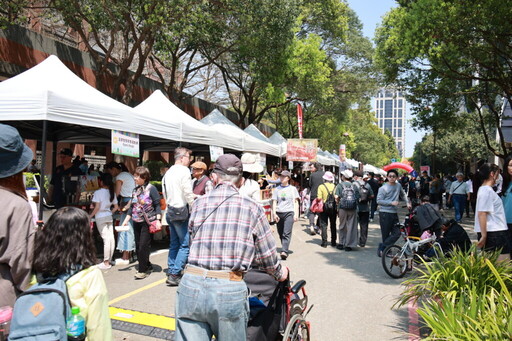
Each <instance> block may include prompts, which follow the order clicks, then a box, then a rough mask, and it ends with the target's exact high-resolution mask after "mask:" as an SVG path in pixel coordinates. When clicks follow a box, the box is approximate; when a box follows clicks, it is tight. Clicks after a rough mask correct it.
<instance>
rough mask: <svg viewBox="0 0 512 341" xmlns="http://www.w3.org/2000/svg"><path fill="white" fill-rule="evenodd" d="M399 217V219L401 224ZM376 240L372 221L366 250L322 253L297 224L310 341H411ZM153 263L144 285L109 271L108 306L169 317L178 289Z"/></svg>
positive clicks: (295, 266) (294, 270) (126, 273)
mask: <svg viewBox="0 0 512 341" xmlns="http://www.w3.org/2000/svg"><path fill="white" fill-rule="evenodd" d="M445 214H446V213H445ZM447 215H451V214H450V213H448V214H447ZM377 217H378V216H376V218H377ZM402 217H403V214H402V215H401V220H402ZM466 220H467V221H468V222H470V220H469V219H466ZM379 240H380V230H379V227H378V223H377V221H376V222H374V223H371V224H370V230H369V241H368V244H367V247H365V248H358V249H357V250H355V251H351V252H347V251H339V250H337V249H336V248H333V247H331V246H328V248H326V249H325V248H321V247H320V237H319V236H314V237H313V236H310V235H309V234H308V233H307V230H306V220H302V219H301V220H299V221H298V222H297V223H296V224H295V226H294V231H293V237H292V243H291V250H292V251H293V253H291V254H290V256H289V257H288V260H287V261H286V262H285V263H286V265H287V266H288V267H289V268H290V271H291V279H292V280H294V281H297V280H299V279H305V280H306V282H307V285H306V290H307V293H308V296H309V302H310V304H314V308H313V310H312V311H311V313H310V314H309V316H308V320H309V321H310V322H311V338H312V340H354V341H356V340H365V341H368V340H379V341H380V340H407V339H409V335H408V332H409V314H408V309H407V307H403V308H401V309H394V310H392V309H391V307H392V305H393V304H394V302H395V301H396V298H397V297H398V296H399V295H400V291H401V288H400V280H396V279H392V278H390V277H388V276H387V275H386V273H385V272H384V270H383V269H382V266H381V263H380V258H378V257H377V256H376V245H378V242H379ZM278 244H279V243H278ZM162 247H165V245H162ZM151 262H152V263H153V264H155V272H153V273H152V274H151V275H150V276H149V277H148V278H146V279H144V280H139V281H136V280H134V279H133V274H134V273H135V271H136V270H135V264H133V265H131V266H116V267H112V269H111V270H108V271H106V272H105V279H106V281H107V286H108V290H109V296H110V298H111V302H112V303H111V306H113V307H117V308H123V309H131V310H137V311H143V312H148V313H153V314H160V315H166V316H172V315H173V313H174V302H175V295H176V288H173V287H167V286H166V285H165V283H164V279H165V275H164V274H165V268H166V263H167V252H166V250H161V251H159V252H156V253H155V254H153V255H152V256H151ZM148 286H150V288H147V287H148ZM137 290H138V292H137ZM114 336H115V339H116V340H155V339H154V338H149V337H143V336H141V335H135V334H131V333H127V332H122V331H117V330H116V331H115V332H114Z"/></svg>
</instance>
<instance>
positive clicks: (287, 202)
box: [272, 170, 299, 260]
mask: <svg viewBox="0 0 512 341" xmlns="http://www.w3.org/2000/svg"><path fill="white" fill-rule="evenodd" d="M279 178H280V180H281V184H280V185H279V186H277V188H276V189H275V190H274V192H273V193H272V213H273V216H274V221H275V222H276V223H277V232H278V233H279V238H280V239H281V245H282V250H281V259H282V260H286V259H287V258H288V252H289V247H290V242H291V240H292V229H293V223H294V222H296V221H297V220H298V217H299V192H298V191H297V188H296V187H295V186H292V185H290V180H291V173H290V172H289V171H287V170H285V171H282V172H281V174H280V175H279Z"/></svg>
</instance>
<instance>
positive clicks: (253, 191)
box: [238, 179, 261, 202]
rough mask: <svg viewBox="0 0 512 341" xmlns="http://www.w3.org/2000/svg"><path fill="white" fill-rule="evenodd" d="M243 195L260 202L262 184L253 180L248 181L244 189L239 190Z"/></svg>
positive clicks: (243, 186)
mask: <svg viewBox="0 0 512 341" xmlns="http://www.w3.org/2000/svg"><path fill="white" fill-rule="evenodd" d="M238 192H239V193H240V194H241V195H245V196H246V197H249V198H252V199H254V200H256V201H257V202H259V201H260V198H261V196H260V184H258V182H257V181H255V180H253V179H246V180H245V182H244V184H243V185H242V187H240V189H239V190H238Z"/></svg>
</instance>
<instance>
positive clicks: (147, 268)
mask: <svg viewBox="0 0 512 341" xmlns="http://www.w3.org/2000/svg"><path fill="white" fill-rule="evenodd" d="M133 178H134V179H135V185H136V187H135V189H134V190H133V195H132V204H131V206H130V208H129V210H128V213H127V216H126V218H125V220H124V222H123V225H128V222H129V221H130V219H132V221H133V230H134V233H135V247H136V250H137V259H138V261H139V270H138V271H137V273H136V274H135V279H144V278H146V277H148V275H149V273H150V272H151V270H152V269H153V267H152V265H151V263H150V262H149V252H150V249H151V235H150V232H149V223H151V222H152V221H154V220H157V223H156V224H157V227H159V228H160V229H161V228H162V224H161V222H160V219H161V218H162V211H161V208H160V194H159V193H158V190H157V189H156V187H155V186H153V185H151V184H150V183H149V179H150V174H149V169H147V168H146V167H137V168H136V169H135V173H134V175H133Z"/></svg>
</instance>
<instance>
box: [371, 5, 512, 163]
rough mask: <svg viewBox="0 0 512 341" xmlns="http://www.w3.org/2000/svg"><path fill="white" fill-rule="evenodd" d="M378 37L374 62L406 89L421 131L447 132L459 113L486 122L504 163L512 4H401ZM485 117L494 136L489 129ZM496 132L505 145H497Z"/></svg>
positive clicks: (488, 141) (511, 85) (511, 84)
mask: <svg viewBox="0 0 512 341" xmlns="http://www.w3.org/2000/svg"><path fill="white" fill-rule="evenodd" d="M399 4H400V5H399V7H396V8H394V9H392V10H391V11H390V12H389V13H388V14H387V15H386V17H385V18H384V21H383V23H382V25H381V27H380V28H379V29H378V32H377V38H376V42H377V51H376V60H377V62H378V64H379V66H380V67H381V68H382V70H383V71H384V75H385V76H386V80H387V81H388V82H392V83H396V84H398V85H399V86H402V87H403V88H404V89H406V90H407V92H408V94H409V96H408V100H409V101H410V102H412V103H413V105H414V106H413V110H414V112H415V114H416V122H415V123H416V125H418V126H424V127H425V126H426V127H429V128H432V127H433V126H432V123H433V122H434V123H437V127H436V129H441V130H442V129H449V128H451V124H452V123H455V124H457V122H458V120H457V118H458V114H459V112H460V110H459V109H460V108H461V107H465V108H466V110H468V111H470V112H471V113H472V114H473V119H475V120H477V121H479V122H480V127H481V133H482V134H483V136H484V141H485V145H486V146H487V148H488V149H489V150H490V151H491V152H492V153H493V154H494V155H497V156H500V157H504V156H505V154H506V152H507V148H506V145H505V139H504V136H503V133H502V132H501V127H500V120H501V118H502V112H501V108H502V104H503V100H506V101H509V102H510V101H511V99H512V96H511V95H512V77H511V72H512V71H511V68H510V66H511V65H512V49H510V31H511V28H512V24H511V23H512V10H511V9H510V8H511V7H510V6H509V5H510V4H509V3H503V1H498V0H488V1H470V2H468V1H463V0H454V1H444V0H416V1H407V0H403V1H399ZM485 111H488V112H489V113H490V114H491V115H492V119H493V122H494V124H493V128H494V129H493V130H492V131H491V132H489V131H488V130H485V129H483V128H484V127H485V116H486V113H485ZM493 131H494V132H497V134H498V139H499V144H498V145H497V146H496V145H494V144H493V143H492V140H493V139H494V136H493V135H492V132H493Z"/></svg>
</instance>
